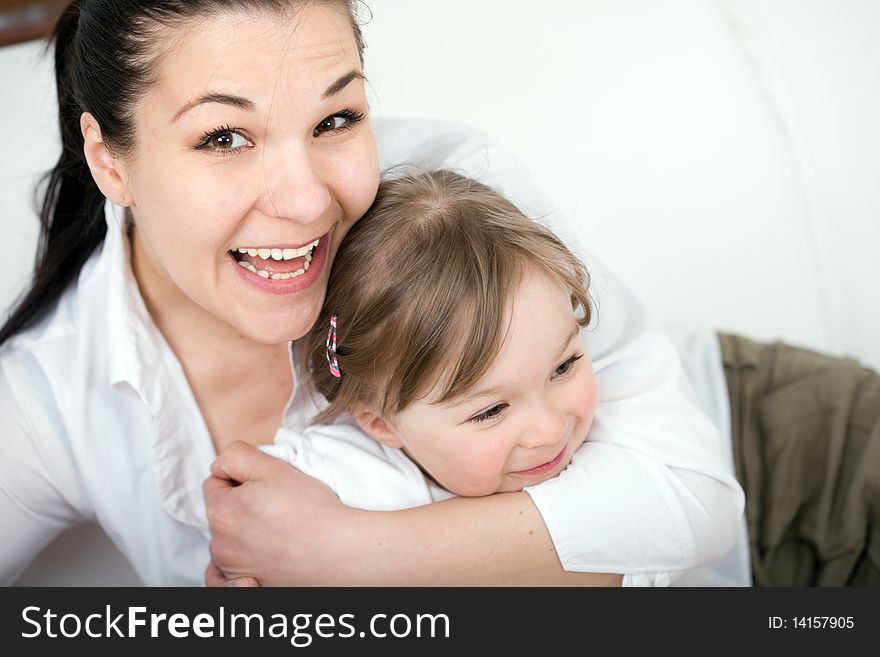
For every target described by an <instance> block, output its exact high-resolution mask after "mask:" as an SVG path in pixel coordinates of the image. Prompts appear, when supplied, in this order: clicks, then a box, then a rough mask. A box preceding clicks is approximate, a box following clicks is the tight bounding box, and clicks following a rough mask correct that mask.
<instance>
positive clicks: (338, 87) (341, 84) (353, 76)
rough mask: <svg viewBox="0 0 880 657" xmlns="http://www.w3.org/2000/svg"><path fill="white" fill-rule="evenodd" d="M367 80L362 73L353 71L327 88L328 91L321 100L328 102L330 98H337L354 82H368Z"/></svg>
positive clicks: (322, 95)
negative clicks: (337, 95)
mask: <svg viewBox="0 0 880 657" xmlns="http://www.w3.org/2000/svg"><path fill="white" fill-rule="evenodd" d="M366 79H367V78H366V77H365V76H364V74H363V73H361V72H360V71H356V70H352V71H349V72H348V73H346V74H345V75H343V76H342V77H340V78H339V79H338V80H336V81H335V82H334V83H333V84H331V85H330V86H329V87H327V90H326V91H325V92H324V93H323V94H321V100H326V99H327V98H330V96H335V95H336V94H338V93H339V92H340V91H342V90H343V89H345V88H346V87H347V86H348V84H349V82H351V81H352V80H366Z"/></svg>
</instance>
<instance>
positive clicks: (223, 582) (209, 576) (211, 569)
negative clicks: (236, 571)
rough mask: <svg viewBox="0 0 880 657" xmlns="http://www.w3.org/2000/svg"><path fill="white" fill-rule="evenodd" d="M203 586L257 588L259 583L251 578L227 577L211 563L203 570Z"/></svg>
mask: <svg viewBox="0 0 880 657" xmlns="http://www.w3.org/2000/svg"><path fill="white" fill-rule="evenodd" d="M205 586H211V587H218V586H220V587H238V586H246V587H259V586H260V583H259V582H258V581H257V580H256V579H255V578H253V577H246V576H241V577H229V578H227V577H226V575H224V574H223V571H222V570H220V569H219V568H218V567H217V565H216V564H215V563H214V562H213V561H212V562H211V563H209V564H208V567H207V568H206V569H205Z"/></svg>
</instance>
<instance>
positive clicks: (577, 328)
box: [553, 322, 581, 360]
mask: <svg viewBox="0 0 880 657" xmlns="http://www.w3.org/2000/svg"><path fill="white" fill-rule="evenodd" d="M580 330H581V327H580V326H578V323H577V322H575V323H574V330H573V331H572V332H571V333H569V334H568V335H567V336H565V340H563V342H562V346H561V347H560V348H559V351H557V352H556V358H554V359H553V360H559V359H560V358H562V354H564V353H565V350H566V348H567V347H568V343H569V342H571V341H572V340H573V339H574V337H575V336H576V335H577V334H578V333H580Z"/></svg>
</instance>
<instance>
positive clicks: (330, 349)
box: [327, 315, 342, 379]
mask: <svg viewBox="0 0 880 657" xmlns="http://www.w3.org/2000/svg"><path fill="white" fill-rule="evenodd" d="M336 320H337V316H336V315H331V316H330V330H329V331H327V364H328V365H329V366H330V374H332V375H333V376H335V377H336V378H337V379H338V378H341V377H342V372H340V371H339V360H337V358H336Z"/></svg>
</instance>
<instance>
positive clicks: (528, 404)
mask: <svg viewBox="0 0 880 657" xmlns="http://www.w3.org/2000/svg"><path fill="white" fill-rule="evenodd" d="M432 397H433V395H429V396H428V397H427V398H426V399H424V400H421V401H417V402H415V403H413V404H411V405H410V406H408V407H407V408H405V409H404V410H403V412H401V413H400V414H398V415H397V416H396V417H395V418H394V420H393V422H391V423H389V427H390V430H391V431H392V432H393V434H394V440H393V441H392V444H394V445H395V446H400V447H403V448H404V449H405V450H406V451H407V453H408V454H409V455H410V456H411V457H412V458H413V460H415V461H416V462H417V463H419V464H420V465H421V466H422V468H423V469H424V470H425V471H427V472H428V474H430V475H431V476H432V477H433V478H434V479H435V480H436V481H437V482H438V483H440V484H441V485H442V486H444V487H445V488H447V489H449V490H450V491H452V492H454V493H456V494H458V495H469V496H477V495H489V494H492V493H499V492H512V491H519V490H522V488H523V487H524V486H531V485H534V484H537V483H539V482H541V481H544V480H545V479H549V478H551V477H554V476H556V475H557V474H559V473H560V472H561V471H562V470H563V469H565V467H566V466H568V464H569V463H570V462H571V458H572V454H574V452H575V450H576V449H577V448H578V447H580V446H581V444H582V443H583V442H584V440H585V438H586V436H587V432H588V431H589V429H590V425H591V424H592V420H593V413H594V412H595V409H596V401H597V398H598V397H597V390H596V379H595V377H594V375H593V367H592V364H591V362H590V360H589V357H588V356H587V353H586V350H585V348H584V345H583V342H582V341H581V337H580V331H579V327H578V325H577V324H576V323H575V316H574V313H573V312H572V310H571V300H570V297H569V294H568V292H567V291H566V290H565V289H564V288H563V287H562V285H561V284H559V283H558V282H556V281H555V280H553V279H551V278H549V277H547V276H546V275H544V274H543V273H540V272H537V271H530V272H527V273H526V275H525V276H524V278H523V281H522V283H521V284H520V287H519V290H518V291H517V293H516V294H515V295H514V297H513V298H512V302H511V310H510V328H509V331H508V334H507V337H506V339H505V341H504V344H503V346H502V348H501V351H500V352H499V354H498V357H497V358H496V360H495V362H494V363H493V364H492V367H491V368H490V370H489V371H488V372H487V374H486V375H485V376H484V377H483V379H482V380H481V381H480V382H479V383H477V384H476V385H475V386H474V387H473V388H472V389H471V390H469V391H467V392H465V393H464V394H463V395H461V396H459V397H458V398H456V399H453V400H450V401H448V402H446V403H443V404H432V403H430V401H429V400H430V399H431V398H432ZM386 442H387V441H386Z"/></svg>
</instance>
